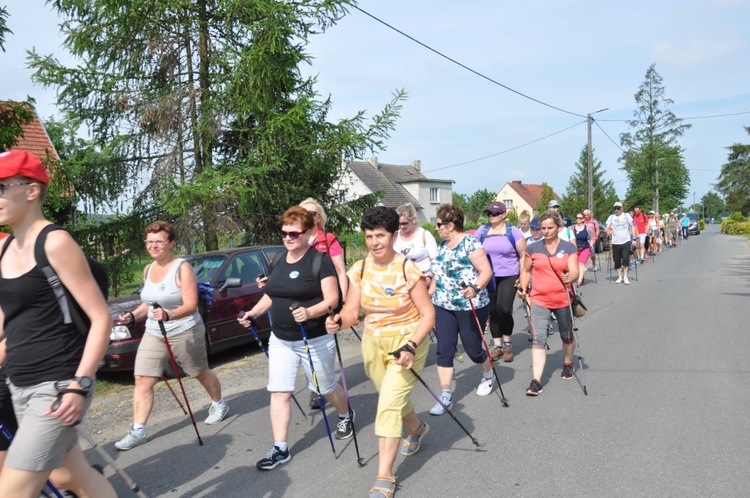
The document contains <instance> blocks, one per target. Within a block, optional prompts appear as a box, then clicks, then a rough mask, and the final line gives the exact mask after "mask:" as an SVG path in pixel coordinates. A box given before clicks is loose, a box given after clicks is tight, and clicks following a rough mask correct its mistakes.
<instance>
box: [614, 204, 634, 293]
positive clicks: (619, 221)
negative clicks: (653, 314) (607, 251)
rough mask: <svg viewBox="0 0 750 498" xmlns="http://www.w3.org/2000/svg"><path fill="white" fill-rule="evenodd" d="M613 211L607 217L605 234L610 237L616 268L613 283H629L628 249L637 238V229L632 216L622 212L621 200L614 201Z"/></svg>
mask: <svg viewBox="0 0 750 498" xmlns="http://www.w3.org/2000/svg"><path fill="white" fill-rule="evenodd" d="M614 208H615V212H614V214H611V215H609V218H607V224H606V226H607V228H606V230H607V234H608V235H609V236H610V237H612V244H611V246H612V258H613V260H614V262H615V270H617V280H616V281H615V283H617V284H622V283H624V284H625V285H630V280H629V279H628V264H629V263H630V249H631V246H632V245H633V241H634V240H638V229H637V228H636V226H635V224H634V223H633V218H631V216H630V215H629V214H628V213H624V212H623V209H622V203H621V202H615V206H614Z"/></svg>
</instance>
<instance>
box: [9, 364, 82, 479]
mask: <svg viewBox="0 0 750 498" xmlns="http://www.w3.org/2000/svg"><path fill="white" fill-rule="evenodd" d="M71 382H72V379H70V380H66V381H60V382H42V383H41V384H36V385H33V386H28V387H17V386H14V385H13V384H9V385H8V386H9V387H10V392H11V394H12V396H13V407H14V408H15V411H16V417H17V418H18V431H17V432H16V434H15V435H14V437H13V442H12V443H11V445H10V448H9V449H8V455H7V456H6V458H5V465H7V466H8V467H10V468H14V469H18V470H28V471H33V472H36V471H42V470H45V471H46V470H54V469H56V468H58V467H60V465H62V461H63V457H64V456H65V454H66V453H67V452H69V451H70V450H72V449H73V448H74V447H75V445H76V444H77V443H78V431H77V430H76V428H75V427H66V426H64V425H62V422H60V420H59V419H58V418H57V417H55V416H54V415H44V412H45V411H46V410H47V408H49V406H50V405H51V404H52V403H53V402H54V401H55V399H56V398H57V393H59V392H60V391H61V390H62V389H65V388H66V387H68V385H69V384H70V383H71ZM94 389H95V385H92V386H91V388H90V389H89V394H88V396H87V397H86V401H85V402H84V405H83V414H85V413H86V410H88V408H89V406H91V402H92V400H93V399H94ZM81 418H83V415H81ZM0 437H1V436H0Z"/></svg>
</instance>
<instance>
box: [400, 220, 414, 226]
mask: <svg viewBox="0 0 750 498" xmlns="http://www.w3.org/2000/svg"><path fill="white" fill-rule="evenodd" d="M409 223H411V221H399V222H398V224H399V225H400V226H402V227H405V226H406V225H408V224H409Z"/></svg>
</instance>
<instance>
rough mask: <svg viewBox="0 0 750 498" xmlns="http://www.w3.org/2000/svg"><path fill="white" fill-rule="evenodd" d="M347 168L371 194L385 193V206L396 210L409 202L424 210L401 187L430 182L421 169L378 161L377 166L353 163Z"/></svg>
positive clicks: (383, 201)
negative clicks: (408, 183)
mask: <svg viewBox="0 0 750 498" xmlns="http://www.w3.org/2000/svg"><path fill="white" fill-rule="evenodd" d="M347 166H348V167H349V170H351V172H352V173H354V175H355V176H356V177H357V178H359V180H360V181H361V182H362V183H364V185H365V187H367V188H368V189H370V191H371V192H377V191H379V190H383V191H385V196H384V197H383V199H382V200H381V202H382V203H383V205H384V206H387V207H392V208H396V207H398V206H400V205H401V204H405V203H407V202H409V203H411V204H412V205H413V206H414V207H415V208H417V209H422V205H421V204H419V201H418V200H417V199H416V198H415V197H414V196H413V195H411V194H410V193H409V192H408V191H407V190H406V189H405V188H404V187H403V186H402V185H401V183H407V182H413V181H419V180H425V181H429V178H427V177H426V176H424V175H423V174H422V172H421V171H420V170H419V168H417V167H415V166H398V165H395V164H382V163H379V162H377V161H375V166H373V165H372V163H370V162H367V161H351V162H350V163H349V164H347Z"/></svg>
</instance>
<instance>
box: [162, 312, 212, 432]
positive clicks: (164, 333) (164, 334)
mask: <svg viewBox="0 0 750 498" xmlns="http://www.w3.org/2000/svg"><path fill="white" fill-rule="evenodd" d="M152 306H153V308H154V309H159V308H161V306H159V303H154V304H153V305H152ZM158 323H159V329H160V330H161V335H162V337H163V338H164V344H165V345H166V346H167V353H169V359H170V360H171V362H172V369H173V370H174V373H175V375H176V376H177V382H178V383H179V384H180V389H181V390H182V397H183V398H184V399H185V406H187V409H188V414H189V415H190V420H191V421H192V422H193V429H195V435H196V436H198V444H199V445H201V446H203V439H201V434H200V432H198V424H196V423H195V417H194V416H193V410H191V409H190V401H188V397H187V393H186V392H185V386H184V385H182V379H181V378H180V369H179V367H178V366H177V360H175V359H174V353H173V352H172V346H170V345H169V339H168V338H167V329H166V328H164V322H161V321H160V322H158Z"/></svg>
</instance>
